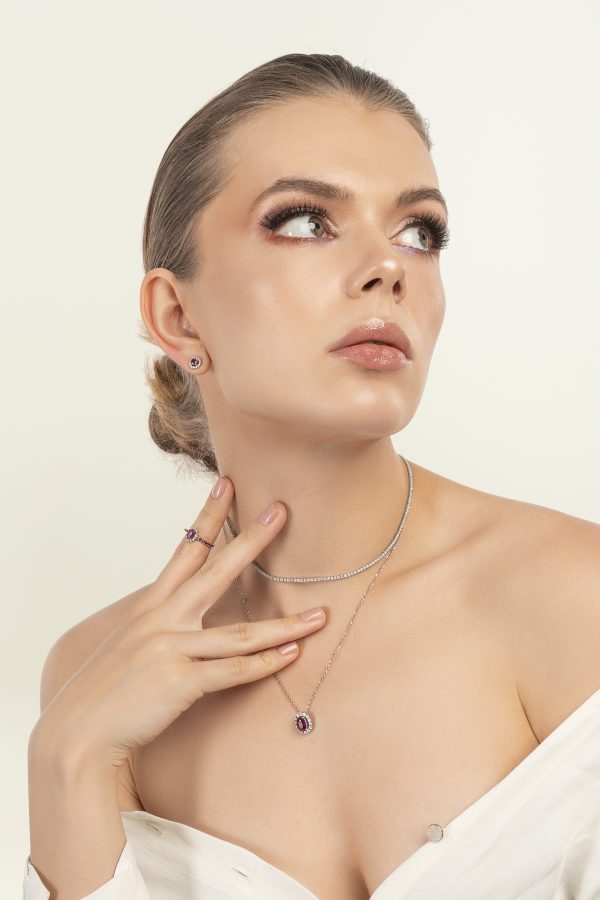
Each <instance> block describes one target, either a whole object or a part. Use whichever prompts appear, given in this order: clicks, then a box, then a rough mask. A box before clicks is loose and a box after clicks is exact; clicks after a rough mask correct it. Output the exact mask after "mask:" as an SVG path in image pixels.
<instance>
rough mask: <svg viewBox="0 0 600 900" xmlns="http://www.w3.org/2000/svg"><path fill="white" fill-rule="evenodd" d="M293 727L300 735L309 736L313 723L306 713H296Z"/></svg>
mask: <svg viewBox="0 0 600 900" xmlns="http://www.w3.org/2000/svg"><path fill="white" fill-rule="evenodd" d="M294 725H295V727H296V729H297V731H299V732H300V734H310V732H311V731H312V730H313V723H312V719H311V717H310V716H309V715H308V713H305V712H304V713H298V715H297V716H296V717H295V718H294Z"/></svg>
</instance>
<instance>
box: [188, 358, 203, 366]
mask: <svg viewBox="0 0 600 900" xmlns="http://www.w3.org/2000/svg"><path fill="white" fill-rule="evenodd" d="M201 365H202V357H201V356H192V358H191V359H190V361H189V362H188V366H189V367H190V369H198V368H199V367H200V366H201Z"/></svg>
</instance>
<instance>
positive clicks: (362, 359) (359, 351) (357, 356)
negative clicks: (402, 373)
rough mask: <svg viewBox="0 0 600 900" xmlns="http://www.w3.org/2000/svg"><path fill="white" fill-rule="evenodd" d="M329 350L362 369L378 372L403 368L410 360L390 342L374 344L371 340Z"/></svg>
mask: <svg viewBox="0 0 600 900" xmlns="http://www.w3.org/2000/svg"><path fill="white" fill-rule="evenodd" d="M330 352H331V353H332V354H333V355H334V356H341V357H342V358H343V359H348V360H350V361H351V362H354V363H357V364H358V365H359V366H362V367H363V368H364V369H377V370H378V371H380V372H390V371H395V370H396V369H403V368H404V367H405V366H407V365H408V364H409V362H410V360H409V359H407V358H406V356H405V355H404V353H403V352H402V350H398V349H397V348H396V347H392V346H391V345H390V344H375V343H373V342H372V341H363V342H362V343H360V344H350V345H349V346H348V347H340V349H339V350H331V351H330Z"/></svg>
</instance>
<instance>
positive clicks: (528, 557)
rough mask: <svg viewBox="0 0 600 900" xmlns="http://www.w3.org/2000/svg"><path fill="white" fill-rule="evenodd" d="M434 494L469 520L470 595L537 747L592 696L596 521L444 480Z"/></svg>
mask: <svg viewBox="0 0 600 900" xmlns="http://www.w3.org/2000/svg"><path fill="white" fill-rule="evenodd" d="M441 493H442V496H450V497H451V499H453V500H454V502H455V509H456V508H458V509H462V510H463V511H464V513H465V514H466V512H467V511H468V513H469V515H470V517H471V524H470V528H471V531H467V526H466V524H465V526H464V527H465V533H468V534H470V535H471V536H472V537H471V540H470V541H469V547H470V548H473V551H472V553H471V555H470V559H471V560H472V561H473V566H472V567H471V569H472V572H473V586H474V588H475V589H474V590H473V591H472V596H473V597H474V598H475V600H474V602H476V603H479V605H480V606H479V609H478V612H479V610H481V611H483V612H484V614H486V615H489V616H490V621H491V622H492V623H493V626H494V628H496V629H497V630H498V632H497V633H498V634H499V635H500V636H501V637H502V638H503V639H504V638H505V646H506V648H507V650H508V653H509V654H510V658H511V664H512V666H513V671H514V673H515V682H516V684H517V687H518V691H519V696H520V698H521V703H522V705H523V709H524V711H525V713H526V715H527V718H528V719H529V723H530V725H531V727H532V729H533V731H534V733H535V735H536V737H537V739H538V740H539V741H542V740H543V739H544V738H545V737H547V736H548V734H550V733H551V732H552V731H554V729H555V728H556V727H557V726H558V725H559V724H561V722H563V720H564V719H566V718H567V717H568V716H569V715H570V714H571V713H572V712H574V711H575V710H576V709H577V708H578V707H579V706H581V704H582V703H583V702H585V700H587V699H588V698H589V697H591V695H592V694H594V693H595V692H596V691H598V690H600V524H598V523H596V522H592V521H589V520H587V519H582V518H579V517H577V516H573V515H569V514H568V513H565V512H561V511H559V510H556V509H552V508H550V507H546V506H542V505H538V504H535V503H528V502H524V501H520V500H515V499H512V498H508V497H501V496H497V495H494V494H490V493H486V492H484V491H477V490H474V489H472V488H469V487H467V486H465V485H460V484H458V483H456V482H449V481H448V480H446V479H443V480H442V491H441ZM456 504H457V505H456ZM473 515H474V518H473ZM473 522H474V523H475V526H473Z"/></svg>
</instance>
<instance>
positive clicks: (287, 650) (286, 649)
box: [277, 641, 298, 656]
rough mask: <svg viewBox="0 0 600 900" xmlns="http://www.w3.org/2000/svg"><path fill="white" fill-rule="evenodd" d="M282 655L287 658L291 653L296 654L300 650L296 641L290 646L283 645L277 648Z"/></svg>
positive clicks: (291, 642)
mask: <svg viewBox="0 0 600 900" xmlns="http://www.w3.org/2000/svg"><path fill="white" fill-rule="evenodd" d="M277 649H278V650H279V652H280V653H283V655H284V656H287V655H288V654H290V653H295V652H296V650H297V649H298V644H297V643H296V641H290V643H289V644H282V645H281V647H278V648H277Z"/></svg>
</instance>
